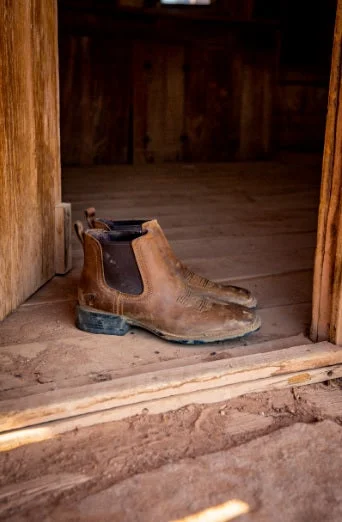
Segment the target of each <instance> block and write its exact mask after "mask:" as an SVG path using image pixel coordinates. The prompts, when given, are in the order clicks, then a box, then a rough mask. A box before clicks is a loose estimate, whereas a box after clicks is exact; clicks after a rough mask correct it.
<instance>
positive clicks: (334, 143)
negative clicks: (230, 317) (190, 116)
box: [311, 0, 342, 344]
mask: <svg viewBox="0 0 342 522" xmlns="http://www.w3.org/2000/svg"><path fill="white" fill-rule="evenodd" d="M341 157H342V0H339V1H338V5H337V11H336V24H335V34H334V45H333V56H332V64H331V77H330V88H329V102H328V116H327V123H326V134H325V145H324V157H323V168H322V183H321V199H320V206H319V217H318V234H317V247H316V258H315V271H314V288H313V311H312V324H311V339H312V340H313V341H321V340H328V339H329V340H330V341H332V342H335V343H338V344H340V343H341V342H342V301H341V292H342V283H341V259H342V241H341V238H342V221H341V190H342V164H341Z"/></svg>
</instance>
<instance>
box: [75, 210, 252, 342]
mask: <svg viewBox="0 0 342 522" xmlns="http://www.w3.org/2000/svg"><path fill="white" fill-rule="evenodd" d="M142 227H143V230H144V232H145V234H144V235H142V236H140V237H138V238H137V239H134V240H133V242H132V248H133V252H134V255H135V258H136V262H137V266H138V267H139V271H140V275H141V279H142V283H143V291H142V293H141V294H140V295H130V294H128V293H124V292H120V291H118V290H115V289H113V288H110V287H109V286H108V285H107V283H106V281H105V276H104V267H103V249H102V246H101V243H100V241H99V240H98V239H97V236H99V235H101V234H102V235H103V234H104V233H105V232H104V231H103V230H96V229H93V230H88V231H87V232H85V233H84V268H83V272H82V276H81V279H80V283H79V291H78V297H79V303H80V304H81V305H86V306H89V307H92V308H94V309H96V310H101V311H105V312H110V313H113V314H116V315H120V316H124V317H126V318H128V319H133V320H134V322H135V324H137V325H140V326H142V327H146V328H147V329H150V330H158V331H159V332H161V333H165V334H167V335H168V336H169V337H170V336H171V337H172V336H173V337H174V338H175V340H176V339H193V338H195V339H203V340H205V341H209V340H211V339H213V340H220V339H226V338H229V337H236V336H240V335H244V334H246V333H249V332H251V331H254V330H256V329H257V328H258V327H259V326H260V319H259V318H258V317H257V315H256V314H255V313H254V312H252V311H250V310H248V309H247V308H245V307H242V306H239V305H236V304H233V303H230V304H220V303H216V302H214V301H213V300H211V299H209V298H208V297H205V296H203V295H198V294H197V293H196V292H194V290H193V288H192V287H191V286H190V285H189V284H188V282H187V280H186V278H184V277H183V276H182V273H181V271H180V270H179V265H178V263H175V261H174V258H173V257H172V256H170V250H169V248H167V247H166V245H165V241H164V238H163V234H161V229H160V227H159V225H158V223H157V221H155V220H152V221H149V222H146V223H144V224H143V225H142ZM101 237H102V236H101Z"/></svg>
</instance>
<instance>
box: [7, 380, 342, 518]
mask: <svg viewBox="0 0 342 522" xmlns="http://www.w3.org/2000/svg"><path fill="white" fill-rule="evenodd" d="M0 476H1V479H0V480H1V488H0V519H1V520H6V521H8V522H14V521H16V522H22V521H47V522H55V521H56V522H57V521H64V520H65V521H68V522H69V521H73V522H77V521H82V522H95V521H99V522H106V521H113V522H116V521H118V522H119V521H120V522H126V521H127V522H171V521H174V520H183V519H184V517H186V516H189V515H192V514H198V513H200V512H202V511H203V510H206V509H207V508H209V507H213V506H219V505H221V504H222V503H225V502H227V501H230V500H234V501H235V500H237V501H239V502H243V503H244V506H247V508H246V509H247V510H248V512H246V513H245V514H240V515H239V516H236V514H235V515H234V516H233V518H232V515H229V516H230V518H218V519H210V520H214V522H215V521H216V520H217V521H218V520H219V521H221V522H222V521H225V520H227V521H228V520H236V521H238V522H249V521H253V522H254V521H257V522H259V521H260V522H264V521H270V522H271V521H272V522H274V521H284V522H291V521H294V522H315V521H317V522H318V521H323V520H324V521H325V522H326V521H334V522H335V521H336V522H338V521H341V520H342V487H341V484H342V383H341V380H335V381H334V380H333V381H328V382H326V383H323V384H319V385H311V386H305V387H301V388H295V389H288V390H281V391H273V392H265V393H260V394H254V395H249V396H245V397H239V398H236V399H233V400H231V401H228V402H224V403H219V404H214V405H210V406H197V405H196V406H195V405H190V406H188V407H185V408H182V409H180V410H177V411H173V412H169V413H165V414H160V415H141V416H136V417H132V418H129V419H126V420H124V421H119V422H113V423H108V424H104V425H100V426H95V427H92V428H85V429H82V430H79V431H74V432H70V433H67V434H64V435H62V436H59V437H57V438H55V439H52V440H48V441H46V442H40V443H36V444H30V445H26V446H22V447H20V448H17V449H15V450H12V451H10V452H7V453H2V454H0ZM196 520H198V521H199V522H200V521H202V519H200V518H198V519H196ZM203 520H209V519H203Z"/></svg>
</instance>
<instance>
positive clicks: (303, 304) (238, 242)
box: [0, 156, 320, 399]
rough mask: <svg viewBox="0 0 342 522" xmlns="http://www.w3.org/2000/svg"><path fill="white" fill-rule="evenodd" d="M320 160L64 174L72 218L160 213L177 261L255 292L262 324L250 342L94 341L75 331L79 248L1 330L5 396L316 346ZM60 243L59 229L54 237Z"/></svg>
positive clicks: (147, 337) (135, 336)
mask: <svg viewBox="0 0 342 522" xmlns="http://www.w3.org/2000/svg"><path fill="white" fill-rule="evenodd" d="M319 184H320V158H312V157H302V156H301V157H297V156H294V157H287V158H286V159H283V161H278V162H269V163H263V162H260V163H243V164H242V163H241V164H239V163H235V164H224V165H223V164H222V165H217V164H216V165H200V166H195V165H167V166H153V165H152V166H148V167H139V168H138V167H133V166H115V167H96V168H83V169H78V168H74V169H70V168H69V169H65V171H64V173H63V188H64V195H63V201H65V202H71V203H72V209H73V219H74V220H75V219H82V218H83V210H84V209H85V208H86V207H88V206H95V207H96V209H97V211H98V215H99V216H106V217H113V218H117V219H125V218H139V217H143V218H144V217H146V218H149V217H151V218H152V217H153V218H157V219H158V220H159V222H160V224H161V225H162V227H163V228H164V231H165V233H166V235H167V237H168V238H169V241H170V243H171V244H172V246H173V248H174V250H175V251H176V253H177V255H178V256H179V257H180V258H181V259H182V260H183V261H184V262H185V263H186V264H187V265H188V266H189V267H191V268H192V269H193V270H195V271H197V272H198V273H200V274H202V275H204V276H207V277H209V278H211V279H213V280H215V281H226V282H228V281H232V282H234V284H238V285H241V286H244V287H246V288H249V289H250V290H252V291H253V292H254V294H255V295H256V296H257V297H258V300H259V313H260V316H261V318H262V322H263V323H262V328H261V330H260V331H259V332H257V333H256V334H254V335H252V336H250V337H249V338H248V340H240V341H237V342H226V343H223V344H213V345H209V346H206V347H189V346H184V347H182V346H180V345H175V344H172V343H168V342H166V341H163V340H160V339H158V338H156V337H155V336H153V335H152V334H150V333H147V332H144V331H141V330H135V331H134V332H132V333H131V334H127V335H126V336H125V337H111V336H102V335H98V336H96V335H91V334H87V333H84V332H81V331H79V330H78V329H77V328H76V327H75V325H74V310H75V296H76V286H77V280H78V277H79V274H80V269H81V265H82V251H81V248H80V245H79V244H78V242H77V240H76V238H75V237H74V244H73V266H74V268H73V270H72V271H71V272H70V273H69V274H68V275H67V276H64V277H56V278H54V279H53V280H52V281H50V282H49V283H48V284H47V285H45V286H44V287H43V288H41V289H40V290H39V291H38V292H37V293H36V294H35V295H34V296H32V297H31V298H30V299H29V300H28V301H27V302H26V303H25V304H23V305H22V306H21V307H20V308H19V309H18V311H16V312H15V313H13V314H12V315H11V316H9V317H8V318H7V319H5V320H4V321H3V322H2V324H1V326H0V363H1V374H0V391H1V398H2V399H10V398H16V397H22V396H25V395H31V394H32V393H35V392H36V391H37V390H39V392H44V391H49V390H54V389H60V388H63V387H69V386H71V385H83V384H88V383H96V382H100V381H105V380H110V379H114V378H116V377H122V376H129V375H135V374H138V373H142V372H144V373H145V372H147V371H155V370H159V369H160V368H171V367H175V366H177V367H178V366H180V365H182V366H186V365H189V364H193V363H194V361H195V362H201V361H213V360H215V359H222V358H232V357H235V356H241V355H248V354H253V353H259V352H268V351H272V350H274V349H280V348H286V347H288V346H293V345H296V344H298V345H299V344H305V343H309V342H310V341H309V340H308V339H307V338H306V333H307V330H308V328H309V325H310V313H311V291H312V266H313V258H314V248H315V241H316V222H317V206H318V199H319ZM51 235H53V232H52V231H51Z"/></svg>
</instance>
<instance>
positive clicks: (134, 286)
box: [101, 241, 144, 295]
mask: <svg viewBox="0 0 342 522" xmlns="http://www.w3.org/2000/svg"><path fill="white" fill-rule="evenodd" d="M101 243H102V252H103V270H104V276H105V280H106V283H107V285H108V286H110V287H111V288H114V289H115V290H118V291H119V292H123V293H126V294H133V295H139V294H141V293H142V291H143V289H144V286H143V282H142V279H141V275H140V271H139V267H138V265H137V262H136V259H135V255H134V252H133V248H132V245H131V242H130V241H110V242H107V241H101Z"/></svg>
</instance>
